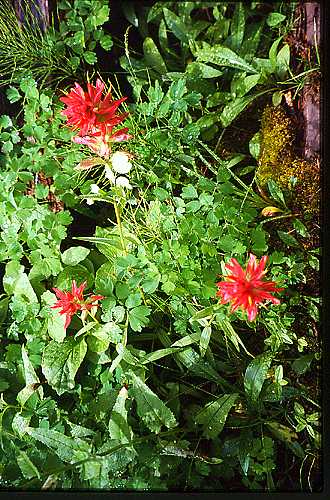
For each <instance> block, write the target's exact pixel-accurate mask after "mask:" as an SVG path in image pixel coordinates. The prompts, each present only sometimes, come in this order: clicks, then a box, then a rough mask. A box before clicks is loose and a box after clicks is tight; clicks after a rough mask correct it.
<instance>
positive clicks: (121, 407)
mask: <svg viewBox="0 0 330 500" xmlns="http://www.w3.org/2000/svg"><path fill="white" fill-rule="evenodd" d="M127 397H128V392H127V389H126V387H122V388H121V389H120V391H119V394H118V397H117V399H116V402H115V404H114V407H113V408H112V411H111V417H110V420H109V426H108V428H109V434H110V437H111V439H118V441H120V442H121V443H129V442H130V441H131V440H132V437H133V433H132V430H131V428H130V426H129V425H128V423H127V410H126V408H125V402H126V399H127Z"/></svg>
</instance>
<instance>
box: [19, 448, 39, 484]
mask: <svg viewBox="0 0 330 500" xmlns="http://www.w3.org/2000/svg"><path fill="white" fill-rule="evenodd" d="M16 460H17V464H18V466H19V468H20V469H21V472H22V474H23V477H24V478H25V479H32V478H33V477H37V478H38V479H40V474H39V471H38V469H37V467H36V466H35V465H34V463H33V462H32V461H31V460H30V458H29V457H28V455H27V454H26V453H25V451H23V450H19V451H18V455H17V457H16Z"/></svg>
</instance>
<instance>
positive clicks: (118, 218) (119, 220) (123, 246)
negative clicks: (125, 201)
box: [113, 201, 127, 255]
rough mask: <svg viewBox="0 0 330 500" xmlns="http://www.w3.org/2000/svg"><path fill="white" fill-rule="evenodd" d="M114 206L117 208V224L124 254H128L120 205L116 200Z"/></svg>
mask: <svg viewBox="0 0 330 500" xmlns="http://www.w3.org/2000/svg"><path fill="white" fill-rule="evenodd" d="M113 206H114V208H115V214H116V219H117V226H118V230H119V235H120V241H121V246H122V249H123V252H124V254H125V255H127V250H126V246H125V242H124V235H123V227H122V225H121V218H120V212H119V206H118V204H117V202H116V201H114V202H113Z"/></svg>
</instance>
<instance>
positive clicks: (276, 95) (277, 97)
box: [272, 91, 283, 107]
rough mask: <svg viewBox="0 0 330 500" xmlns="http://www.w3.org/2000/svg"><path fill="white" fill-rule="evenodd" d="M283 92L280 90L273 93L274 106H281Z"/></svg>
mask: <svg viewBox="0 0 330 500" xmlns="http://www.w3.org/2000/svg"><path fill="white" fill-rule="evenodd" d="M282 98H283V93H282V92H280V91H276V92H274V93H273V94H272V104H273V106H275V107H276V106H279V105H280V104H281V102H282Z"/></svg>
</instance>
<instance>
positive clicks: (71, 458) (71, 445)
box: [26, 427, 90, 464]
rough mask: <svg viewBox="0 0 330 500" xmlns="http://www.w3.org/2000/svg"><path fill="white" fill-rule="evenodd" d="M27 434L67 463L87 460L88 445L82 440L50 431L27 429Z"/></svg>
mask: <svg viewBox="0 0 330 500" xmlns="http://www.w3.org/2000/svg"><path fill="white" fill-rule="evenodd" d="M26 432H27V434H29V436H31V437H32V438H33V439H36V440H37V441H40V442H41V443H43V444H44V445H45V446H47V447H48V448H50V449H51V450H52V451H54V452H55V453H56V455H57V456H58V457H59V458H60V459H61V460H63V461H64V462H68V463H71V464H72V463H75V462H79V461H80V460H84V459H86V458H88V456H89V454H90V445H89V444H88V443H86V442H85V441H83V440H82V439H80V438H78V437H75V438H71V437H68V436H65V434H63V433H62V432H58V431H54V430H52V429H45V428H34V427H28V428H27V429H26Z"/></svg>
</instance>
